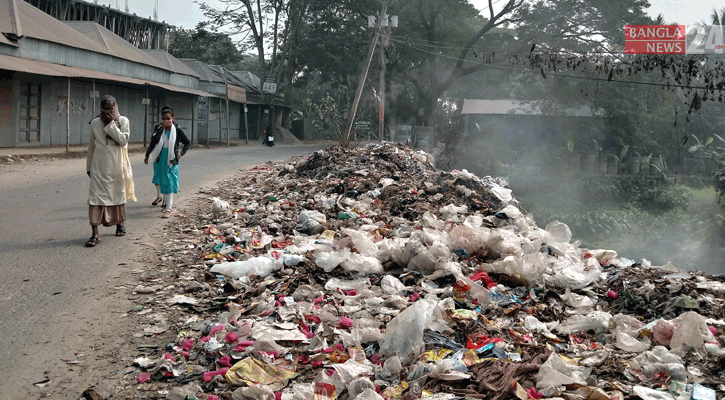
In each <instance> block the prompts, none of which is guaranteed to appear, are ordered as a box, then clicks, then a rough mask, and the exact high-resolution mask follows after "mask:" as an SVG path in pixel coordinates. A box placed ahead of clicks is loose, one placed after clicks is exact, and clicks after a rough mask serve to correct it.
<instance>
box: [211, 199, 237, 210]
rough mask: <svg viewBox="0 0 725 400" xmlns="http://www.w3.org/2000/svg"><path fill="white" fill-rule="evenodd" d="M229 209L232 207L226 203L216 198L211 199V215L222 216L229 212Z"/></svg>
mask: <svg viewBox="0 0 725 400" xmlns="http://www.w3.org/2000/svg"><path fill="white" fill-rule="evenodd" d="M231 209H232V207H231V206H230V205H229V203H228V202H226V201H224V200H222V199H220V198H217V197H214V198H212V203H211V211H212V212H213V213H215V214H224V213H228V212H230V211H231Z"/></svg>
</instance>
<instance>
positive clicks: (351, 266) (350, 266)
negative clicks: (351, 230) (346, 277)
mask: <svg viewBox="0 0 725 400" xmlns="http://www.w3.org/2000/svg"><path fill="white" fill-rule="evenodd" d="M371 243H372V242H371ZM340 267H342V268H343V269H344V270H345V271H355V272H362V273H365V274H382V273H383V272H385V270H384V269H383V264H381V263H380V261H378V259H377V258H375V257H368V256H364V255H362V254H358V253H352V254H350V255H349V256H348V257H347V258H346V259H345V260H344V261H342V262H341V263H340Z"/></svg>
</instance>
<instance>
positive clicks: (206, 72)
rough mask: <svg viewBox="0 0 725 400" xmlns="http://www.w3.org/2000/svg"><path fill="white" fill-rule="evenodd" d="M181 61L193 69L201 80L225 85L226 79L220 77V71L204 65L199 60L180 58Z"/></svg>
mask: <svg viewBox="0 0 725 400" xmlns="http://www.w3.org/2000/svg"><path fill="white" fill-rule="evenodd" d="M179 61H181V62H182V63H184V64H185V65H186V66H188V67H189V68H191V69H193V70H194V71H195V72H196V73H197V74H198V75H199V76H200V77H201V79H203V80H205V81H207V82H218V83H224V78H222V76H221V75H219V72H218V71H215V70H214V69H213V68H211V67H210V66H209V65H207V64H204V63H203V62H201V61H199V60H195V59H193V58H180V59H179Z"/></svg>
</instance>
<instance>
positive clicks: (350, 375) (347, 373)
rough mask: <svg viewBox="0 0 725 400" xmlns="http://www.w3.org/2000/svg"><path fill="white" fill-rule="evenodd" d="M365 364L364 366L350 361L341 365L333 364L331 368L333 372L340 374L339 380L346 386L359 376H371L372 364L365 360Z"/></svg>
mask: <svg viewBox="0 0 725 400" xmlns="http://www.w3.org/2000/svg"><path fill="white" fill-rule="evenodd" d="M366 362H367V363H366V364H363V363H359V362H357V361H355V360H352V359H350V360H347V361H345V362H344V363H342V364H335V365H333V366H332V367H333V368H334V369H335V372H337V373H338V374H340V379H341V380H342V381H343V382H344V383H345V384H346V385H347V384H350V382H352V381H353V380H355V379H357V378H358V377H360V376H363V375H372V374H373V364H372V363H370V362H369V361H367V360H366Z"/></svg>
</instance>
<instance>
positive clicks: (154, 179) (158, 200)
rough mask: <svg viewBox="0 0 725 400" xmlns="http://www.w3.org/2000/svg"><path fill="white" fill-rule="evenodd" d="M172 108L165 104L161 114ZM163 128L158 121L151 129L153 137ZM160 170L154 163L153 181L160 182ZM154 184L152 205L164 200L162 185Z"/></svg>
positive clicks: (147, 152) (147, 153) (147, 154)
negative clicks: (154, 195) (154, 190)
mask: <svg viewBox="0 0 725 400" xmlns="http://www.w3.org/2000/svg"><path fill="white" fill-rule="evenodd" d="M170 109H171V107H169V106H164V107H163V108H162V109H161V115H162V116H163V114H164V111H166V110H170ZM174 127H175V128H176V130H177V131H178V129H179V125H178V124H177V123H176V121H174ZM161 128H162V124H161V123H158V124H156V125H154V129H153V130H152V131H151V137H152V138H153V135H154V133H156V131H158V130H160V129H161ZM149 149H150V147H149ZM149 149H147V150H146V157H148V156H149V154H150V153H151V152H150V150H149ZM158 170H159V169H158V168H157V165H156V164H155V163H154V177H153V179H152V180H151V182H158V181H159V178H158ZM154 186H155V187H156V199H154V201H153V202H151V205H152V206H154V207H155V206H157V205H158V204H159V203H161V202H162V201H163V200H164V198H163V197H161V187H160V186H159V185H158V184H155V185H154Z"/></svg>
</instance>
